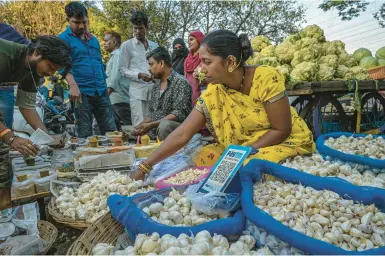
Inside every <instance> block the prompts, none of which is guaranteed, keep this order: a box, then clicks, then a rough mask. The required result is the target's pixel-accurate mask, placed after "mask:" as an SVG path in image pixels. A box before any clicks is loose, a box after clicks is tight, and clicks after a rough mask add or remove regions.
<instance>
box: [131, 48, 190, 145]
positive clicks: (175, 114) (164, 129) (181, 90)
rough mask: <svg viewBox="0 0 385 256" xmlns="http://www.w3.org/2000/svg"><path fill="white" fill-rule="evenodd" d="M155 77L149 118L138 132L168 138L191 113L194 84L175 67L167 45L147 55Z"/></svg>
mask: <svg viewBox="0 0 385 256" xmlns="http://www.w3.org/2000/svg"><path fill="white" fill-rule="evenodd" d="M147 60H148V64H149V66H150V71H151V74H152V76H153V78H154V79H155V80H154V81H155V83H154V86H153V89H152V92H151V101H150V104H149V117H147V118H145V120H144V121H143V122H141V123H140V124H139V125H137V126H136V127H135V130H134V134H135V135H141V136H142V135H145V134H148V135H149V136H150V137H152V138H154V137H156V136H158V138H159V139H160V140H164V139H166V138H167V136H168V135H169V134H170V133H172V132H173V131H174V130H175V129H176V128H177V127H178V126H179V125H180V124H181V123H182V122H183V121H184V120H185V119H186V118H187V116H188V115H189V114H190V112H191V109H192V106H191V95H192V91H191V86H190V84H189V83H188V81H187V79H186V78H185V77H183V76H181V75H179V74H178V73H177V72H176V71H174V70H173V69H172V62H171V57H170V54H169V53H168V51H167V50H166V49H165V48H163V47H158V48H156V49H154V50H153V51H151V52H150V53H149V54H148V55H147Z"/></svg>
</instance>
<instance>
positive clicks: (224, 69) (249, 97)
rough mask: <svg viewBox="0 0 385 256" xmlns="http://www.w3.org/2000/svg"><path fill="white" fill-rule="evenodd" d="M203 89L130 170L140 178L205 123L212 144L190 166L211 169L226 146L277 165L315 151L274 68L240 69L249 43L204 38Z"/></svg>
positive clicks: (224, 35) (216, 35)
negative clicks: (181, 118) (188, 109)
mask: <svg viewBox="0 0 385 256" xmlns="http://www.w3.org/2000/svg"><path fill="white" fill-rule="evenodd" d="M199 54H200V58H201V60H202V63H201V66H202V69H203V70H204V71H205V75H206V78H207V81H208V82H209V83H210V84H209V86H208V89H207V90H206V91H205V92H204V93H203V94H202V95H201V97H200V98H198V100H197V104H196V106H195V109H194V110H193V111H192V112H191V114H190V115H189V117H188V118H187V119H186V120H185V121H184V122H183V123H182V124H181V125H180V126H179V127H178V128H177V129H176V130H175V131H174V132H173V133H172V134H171V135H169V136H168V137H167V139H166V140H165V141H164V142H163V143H162V145H161V146H160V147H159V148H158V149H157V150H156V151H155V152H154V153H153V154H152V155H151V156H149V157H148V158H147V159H146V160H145V161H144V162H142V163H141V165H140V166H139V168H138V170H137V171H136V172H135V174H134V177H133V178H135V179H143V178H144V176H145V173H148V172H150V171H151V169H152V166H153V165H155V164H156V163H158V162H160V161H162V160H163V159H165V158H167V157H169V156H171V155H172V154H174V153H175V152H177V151H178V150H179V149H180V148H182V147H183V146H184V145H186V144H187V143H188V141H189V140H190V139H191V138H192V136H193V135H194V134H195V133H196V132H197V131H199V129H200V127H202V126H203V125H204V124H206V126H207V128H208V129H209V130H210V132H211V134H212V135H213V136H214V138H215V141H216V143H214V144H211V145H208V146H206V147H204V148H203V149H202V151H201V152H200V154H199V156H198V158H197V159H196V163H197V164H198V165H206V166H210V165H213V164H214V163H215V162H216V161H217V160H218V159H219V157H220V155H221V154H222V153H223V151H224V150H225V149H226V147H228V146H229V145H230V144H235V145H244V146H251V147H253V148H255V149H258V151H259V152H258V153H257V154H254V155H252V156H250V157H249V158H248V160H250V159H251V158H259V159H265V160H269V161H272V162H280V161H281V160H284V159H286V158H288V157H292V156H296V155H302V154H308V153H312V152H314V150H315V145H314V141H313V138H312V133H311V132H310V130H309V129H308V127H307V126H306V123H305V122H304V121H303V120H302V119H301V118H300V117H299V116H298V114H297V113H296V111H295V109H294V108H292V107H290V105H289V101H288V98H287V96H286V93H285V79H284V77H283V75H282V74H281V73H279V72H278V71H277V70H276V69H275V68H272V67H268V66H259V67H251V66H245V61H246V60H247V59H248V58H249V57H250V56H251V55H252V49H251V45H250V41H249V40H248V39H247V37H246V36H245V35H241V36H239V37H238V36H237V35H235V34H234V33H232V32H230V31H227V30H218V31H214V32H212V33H210V34H209V35H207V36H206V37H205V38H204V39H203V41H202V43H201V48H200V50H199Z"/></svg>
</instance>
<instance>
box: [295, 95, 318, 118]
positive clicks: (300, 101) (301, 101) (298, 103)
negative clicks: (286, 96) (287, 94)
mask: <svg viewBox="0 0 385 256" xmlns="http://www.w3.org/2000/svg"><path fill="white" fill-rule="evenodd" d="M312 99H313V97H312V96H311V95H302V96H299V97H298V98H296V99H295V100H294V101H293V102H292V103H291V106H292V107H294V108H295V109H296V110H297V113H298V114H300V113H301V112H302V111H303V109H304V108H305V106H306V105H307V104H308V103H309V102H310V101H311V100H312Z"/></svg>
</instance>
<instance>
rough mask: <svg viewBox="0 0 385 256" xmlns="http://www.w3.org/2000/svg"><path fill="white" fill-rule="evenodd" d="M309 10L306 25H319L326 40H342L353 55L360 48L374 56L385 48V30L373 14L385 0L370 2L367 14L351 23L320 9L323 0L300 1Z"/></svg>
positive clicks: (332, 11)
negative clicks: (380, 49)
mask: <svg viewBox="0 0 385 256" xmlns="http://www.w3.org/2000/svg"><path fill="white" fill-rule="evenodd" d="M298 2H302V3H303V4H304V5H305V6H306V7H307V8H308V10H307V11H306V21H307V22H306V23H305V24H304V26H306V25H311V24H317V25H318V26H320V27H321V28H322V29H323V30H324V32H325V37H326V40H328V41H332V40H341V41H342V42H344V43H345V47H346V51H347V52H348V53H353V52H354V51H355V50H356V49H358V48H361V47H363V48H367V49H369V50H370V51H371V52H372V53H373V55H374V54H375V52H376V51H377V50H378V49H379V48H381V47H384V46H385V28H382V27H381V26H380V25H379V24H378V22H377V20H376V19H375V18H374V17H373V15H372V13H374V12H376V10H378V9H379V7H380V6H381V5H382V4H383V3H385V0H369V1H368V2H370V4H369V5H368V8H367V10H366V12H364V13H362V14H361V15H360V16H359V17H357V18H354V19H353V20H350V21H341V18H340V17H339V16H338V12H337V11H336V10H330V11H328V12H324V11H322V10H321V9H319V8H318V6H319V5H320V4H321V3H322V2H323V1H322V0H298Z"/></svg>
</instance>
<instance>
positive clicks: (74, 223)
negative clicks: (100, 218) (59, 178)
mask: <svg viewBox="0 0 385 256" xmlns="http://www.w3.org/2000/svg"><path fill="white" fill-rule="evenodd" d="M48 212H49V214H50V215H51V216H52V218H53V219H54V220H55V221H56V222H57V223H61V224H63V225H65V226H69V227H73V228H76V229H79V230H84V229H86V228H87V227H88V226H89V225H90V224H89V223H87V222H85V221H84V220H73V219H71V218H68V217H65V216H63V214H61V213H60V212H59V210H58V209H57V208H56V206H55V198H54V197H52V198H51V201H49V204H48Z"/></svg>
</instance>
